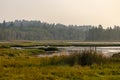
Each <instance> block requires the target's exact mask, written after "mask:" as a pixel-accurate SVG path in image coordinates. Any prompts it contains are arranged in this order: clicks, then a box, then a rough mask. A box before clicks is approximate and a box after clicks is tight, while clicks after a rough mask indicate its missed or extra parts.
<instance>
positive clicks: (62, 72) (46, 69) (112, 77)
mask: <svg viewBox="0 0 120 80" xmlns="http://www.w3.org/2000/svg"><path fill="white" fill-rule="evenodd" d="M43 60H45V59H42V58H36V57H15V58H8V57H0V71H1V72H0V80H56V79H57V80H119V79H120V64H119V63H110V64H102V65H97V64H92V65H91V66H80V65H74V66H69V65H47V66H41V63H42V61H43ZM44 62H45V61H44ZM46 63H47V59H46Z"/></svg>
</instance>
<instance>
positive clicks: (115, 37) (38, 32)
mask: <svg viewBox="0 0 120 80" xmlns="http://www.w3.org/2000/svg"><path fill="white" fill-rule="evenodd" d="M0 40H79V41H120V27H119V26H114V27H107V28H106V29H104V28H103V27H102V25H98V26H91V25H83V26H77V25H63V24H49V23H46V22H41V21H27V20H15V21H14V22H6V21H3V22H2V23H0Z"/></svg>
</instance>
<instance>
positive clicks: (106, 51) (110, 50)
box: [38, 46, 120, 57]
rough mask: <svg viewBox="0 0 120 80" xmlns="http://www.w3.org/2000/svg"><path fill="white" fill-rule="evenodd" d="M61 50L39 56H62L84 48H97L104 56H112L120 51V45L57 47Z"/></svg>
mask: <svg viewBox="0 0 120 80" xmlns="http://www.w3.org/2000/svg"><path fill="white" fill-rule="evenodd" d="M57 48H58V49H59V52H55V53H52V54H49V55H48V54H45V55H38V57H52V56H60V55H69V54H70V53H73V52H79V51H83V50H90V49H91V50H96V51H97V52H98V53H100V54H103V55H104V56H108V57H109V56H112V55H113V54H115V53H119V52H120V47H96V48H95V47H74V46H71V47H57Z"/></svg>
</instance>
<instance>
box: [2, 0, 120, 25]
mask: <svg viewBox="0 0 120 80" xmlns="http://www.w3.org/2000/svg"><path fill="white" fill-rule="evenodd" d="M15 19H19V20H21V19H26V20H41V21H45V22H49V23H63V24H77V25H84V24H86V25H89V24H90V25H99V24H102V25H103V26H113V25H120V0H0V21H3V20H6V21H11V20H12V21H14V20H15Z"/></svg>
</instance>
